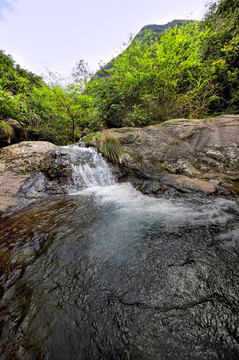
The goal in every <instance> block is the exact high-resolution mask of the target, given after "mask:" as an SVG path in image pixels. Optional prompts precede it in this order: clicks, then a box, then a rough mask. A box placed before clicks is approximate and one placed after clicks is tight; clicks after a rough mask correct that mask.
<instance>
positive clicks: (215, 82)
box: [0, 0, 239, 144]
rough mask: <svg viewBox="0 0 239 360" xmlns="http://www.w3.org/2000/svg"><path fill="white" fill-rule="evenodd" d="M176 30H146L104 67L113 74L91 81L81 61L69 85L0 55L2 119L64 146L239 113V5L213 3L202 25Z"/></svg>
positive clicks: (226, 0)
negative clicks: (103, 132) (97, 134)
mask: <svg viewBox="0 0 239 360" xmlns="http://www.w3.org/2000/svg"><path fill="white" fill-rule="evenodd" d="M170 24H171V25H170V26H169V24H167V25H165V27H166V30H165V28H164V27H160V26H157V25H152V26H151V27H149V26H147V27H144V28H143V29H142V30H141V32H140V34H139V35H137V36H136V37H135V38H134V39H133V41H132V42H131V44H130V46H128V48H127V49H126V50H125V51H123V52H122V53H121V54H120V55H119V56H118V57H116V58H115V59H114V61H113V62H111V63H110V65H109V66H107V65H106V66H105V67H103V75H107V76H101V75H100V73H99V72H98V73H97V74H96V75H95V76H93V77H92V74H90V72H89V71H88V68H87V66H86V64H85V63H84V61H80V62H79V63H78V65H77V66H76V68H75V70H74V74H73V75H74V76H73V79H72V81H71V82H70V83H68V84H67V85H66V82H65V83H64V85H61V82H59V81H56V79H55V78H54V81H53V80H52V79H51V80H50V81H48V82H47V83H46V82H44V81H43V79H42V78H41V77H38V76H35V75H34V74H32V73H31V72H28V71H26V70H23V69H21V68H20V66H19V65H16V64H15V63H14V61H13V60H12V58H11V57H10V56H7V55H5V54H4V52H3V51H1V52H0V119H2V122H3V120H4V119H6V118H7V117H12V118H15V119H16V120H19V121H20V122H21V123H22V125H23V126H24V127H25V128H26V129H27V130H28V132H29V136H30V137H32V138H34V139H35V138H36V139H44V140H50V141H53V142H55V143H59V144H60V143H61V144H62V143H67V142H70V141H75V140H76V139H77V138H78V137H80V136H81V135H85V134H87V133H89V132H94V131H97V130H100V129H102V128H103V127H120V126H145V125H150V124H155V123H158V122H161V121H164V120H166V119H169V118H173V117H186V118H196V117H205V116H209V115H214V114H220V113H223V112H230V113H233V112H238V111H239V89H238V83H239V69H238V67H239V65H238V64H239V2H238V0H220V1H217V2H215V3H211V5H210V6H209V9H208V12H207V13H206V15H205V17H204V19H203V21H201V22H185V23H184V24H183V23H182V22H180V23H170ZM172 25H175V26H172ZM163 30H164V31H163ZM162 31H163V32H162ZM105 71H107V74H106V72H105ZM90 77H91V80H90V81H89V78H90ZM2 126H5V125H4V123H2Z"/></svg>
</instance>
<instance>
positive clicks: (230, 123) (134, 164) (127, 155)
mask: <svg viewBox="0 0 239 360" xmlns="http://www.w3.org/2000/svg"><path fill="white" fill-rule="evenodd" d="M109 132H110V133H111V134H113V135H115V136H116V137H118V139H119V142H120V145H121V147H122V150H123V157H122V164H121V167H122V168H123V170H124V171H126V173H127V174H128V175H130V172H131V171H133V175H134V176H136V178H140V179H142V174H145V173H151V174H152V176H151V178H150V176H147V180H149V181H150V180H151V181H154V182H155V181H159V182H160V183H161V185H166V186H167V187H168V186H169V187H171V188H174V189H177V190H178V191H182V192H202V193H205V194H212V193H215V191H216V189H217V191H219V192H222V193H223V192H225V193H226V190H225V191H224V190H223V189H224V188H223V187H221V184H223V183H224V182H225V181H232V182H237V181H238V180H239V115H224V116H220V117H217V118H214V119H204V120H198V119H191V120H188V119H173V120H169V121H165V122H164V123H161V124H159V125H154V126H148V127H145V128H121V129H110V130H109ZM137 172H138V174H139V176H138V175H137ZM135 173H136V175H135ZM163 173H168V175H167V176H166V175H165V176H164V177H161V178H160V179H159V178H158V179H156V178H155V175H162V174H163ZM174 174H175V175H174ZM180 176H183V177H181V178H180ZM143 177H144V175H143ZM163 179H164V180H163ZM200 179H201V180H207V181H209V182H205V181H203V182H202V181H201V182H200V181H199V180H200ZM128 180H129V181H131V179H130V176H128ZM133 181H134V180H133ZM141 185H142V184H141ZM141 185H140V186H141ZM161 185H160V186H161ZM224 185H225V187H226V188H227V187H228V184H224ZM224 185H223V186H224ZM145 186H146V183H145V182H144V187H145ZM150 187H152V186H151V185H150ZM154 187H155V184H154ZM161 188H162V186H161ZM233 188H234V189H235V188H237V186H233ZM229 189H230V186H229Z"/></svg>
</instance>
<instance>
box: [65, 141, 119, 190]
mask: <svg viewBox="0 0 239 360" xmlns="http://www.w3.org/2000/svg"><path fill="white" fill-rule="evenodd" d="M70 157H71V163H72V170H73V174H72V179H73V185H72V186H71V188H70V193H71V194H72V193H76V192H78V191H80V190H82V189H86V188H93V187H104V186H109V185H113V184H115V182H116V179H115V177H114V175H113V174H112V171H111V170H110V167H109V166H108V164H107V162H106V161H105V160H104V158H103V157H102V155H101V154H100V153H98V152H97V150H96V149H95V148H85V147H79V146H76V145H73V146H71V147H70Z"/></svg>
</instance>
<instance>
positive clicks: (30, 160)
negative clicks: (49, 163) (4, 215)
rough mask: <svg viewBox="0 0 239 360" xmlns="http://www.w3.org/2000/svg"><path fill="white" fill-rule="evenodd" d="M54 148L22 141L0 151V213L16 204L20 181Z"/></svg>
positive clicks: (45, 144) (48, 144) (40, 143)
mask: <svg viewBox="0 0 239 360" xmlns="http://www.w3.org/2000/svg"><path fill="white" fill-rule="evenodd" d="M56 148H57V147H56V146H55V145H54V144H51V143H49V142H46V141H24V142H21V143H19V144H14V145H10V146H7V147H4V148H2V149H0V211H4V210H6V209H7V208H8V207H9V206H13V205H16V204H17V199H16V197H15V195H16V193H17V192H18V190H19V188H20V185H21V183H22V181H23V180H25V179H26V178H27V177H28V176H29V174H30V172H31V171H33V170H37V169H39V167H40V164H41V162H42V161H44V159H45V158H46V157H47V156H48V154H49V153H50V152H51V151H53V150H55V149H56Z"/></svg>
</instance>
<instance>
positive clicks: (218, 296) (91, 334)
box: [0, 147, 239, 360]
mask: <svg viewBox="0 0 239 360" xmlns="http://www.w3.org/2000/svg"><path fill="white" fill-rule="evenodd" d="M69 149H70V150H71V151H72V164H73V166H74V172H75V173H74V185H73V186H71V187H70V189H69V195H68V196H65V197H63V198H52V199H47V200H44V201H42V202H37V203H36V204H31V205H30V206H28V207H27V208H25V209H21V210H18V211H17V210H16V211H15V212H14V213H12V214H9V215H8V216H5V217H4V218H2V219H1V220H0V239H1V242H0V260H1V263H0V264H1V266H0V271H1V272H0V275H1V277H0V281H1V287H0V294H1V295H2V297H1V318H0V328H1V336H0V347H1V350H0V354H1V358H2V359H152V360H154V359H160V360H164V359H165V360H166V359H167V360H168V359H175V358H177V359H182V360H184V359H238V358H239V344H238V342H239V333H238V329H239V320H238V319H239V318H238V313H239V295H238V294H239V291H238V290H239V289H238V287H239V281H238V280H239V278H238V274H239V230H238V220H239V208H238V204H237V202H235V201H229V200H225V199H222V198H219V199H213V198H211V199H209V198H205V199H197V198H194V199H170V200H167V199H163V198H158V199H156V198H153V197H148V196H144V195H142V194H141V193H139V192H137V191H136V190H135V189H134V188H133V187H132V186H131V185H130V184H128V183H122V184H118V183H116V181H115V179H114V176H113V175H112V173H111V171H110V169H109V167H108V166H107V164H106V162H105V161H104V159H103V158H102V157H101V156H99V155H98V154H97V153H96V152H95V150H92V149H81V148H80V149H79V148H77V149H75V148H74V147H73V148H72V147H71V148H68V150H69ZM80 189H81V190H80Z"/></svg>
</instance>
